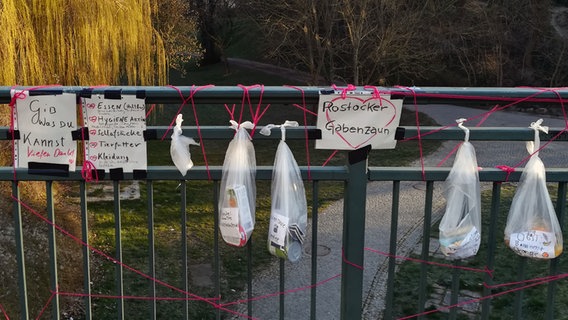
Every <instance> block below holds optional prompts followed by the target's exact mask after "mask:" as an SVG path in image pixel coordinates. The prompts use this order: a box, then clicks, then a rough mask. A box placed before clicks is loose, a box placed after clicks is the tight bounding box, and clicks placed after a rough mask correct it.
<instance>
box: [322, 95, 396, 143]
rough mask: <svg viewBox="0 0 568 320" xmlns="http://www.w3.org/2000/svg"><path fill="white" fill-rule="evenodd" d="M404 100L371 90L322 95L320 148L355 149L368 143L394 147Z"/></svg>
mask: <svg viewBox="0 0 568 320" xmlns="http://www.w3.org/2000/svg"><path fill="white" fill-rule="evenodd" d="M401 112H402V100H401V99H396V100H391V99H390V95H382V94H381V95H380V96H375V95H372V94H370V93H369V92H353V93H351V92H350V93H348V94H347V95H346V96H345V97H342V95H341V94H339V93H334V94H320V98H319V104H318V119H317V127H318V129H321V131H322V138H321V139H320V140H316V149H332V150H355V149H359V148H361V147H364V146H366V145H369V144H370V145H371V147H372V148H373V149H393V148H394V147H395V146H396V140H395V139H394V135H395V133H396V128H397V127H398V125H399V123H400V114H401Z"/></svg>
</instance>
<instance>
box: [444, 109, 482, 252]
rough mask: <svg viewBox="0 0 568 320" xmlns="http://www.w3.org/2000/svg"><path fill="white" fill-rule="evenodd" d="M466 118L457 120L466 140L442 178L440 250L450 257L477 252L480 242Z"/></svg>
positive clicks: (477, 197)
mask: <svg viewBox="0 0 568 320" xmlns="http://www.w3.org/2000/svg"><path fill="white" fill-rule="evenodd" d="M464 121H465V119H459V120H457V122H458V125H459V127H460V128H462V129H463V130H464V131H465V141H464V142H463V143H462V145H461V146H460V147H459V149H458V152H457V153H456V159H455V161H454V164H453V166H452V169H451V170H450V173H449V175H448V177H447V178H446V181H445V193H444V195H445V197H446V211H445V213H444V216H443V217H442V220H441V221H440V227H439V230H440V237H439V240H440V249H441V251H442V253H443V254H444V255H445V256H447V257H448V258H450V259H465V258H469V257H472V256H475V255H476V254H477V251H478V250H479V245H480V243H481V193H480V188H479V173H478V167H477V158H476V155H475V148H474V147H473V145H472V144H471V143H470V142H469V130H468V129H467V128H466V127H464V126H463V122H464Z"/></svg>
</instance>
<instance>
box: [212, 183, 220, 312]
mask: <svg viewBox="0 0 568 320" xmlns="http://www.w3.org/2000/svg"><path fill="white" fill-rule="evenodd" d="M218 202H219V181H217V180H215V181H213V225H214V226H215V227H214V230H213V254H214V255H215V256H214V257H213V263H214V264H215V265H214V267H213V268H214V273H215V275H214V276H215V298H220V297H221V259H220V254H219V206H218V205H217V203H218ZM217 302H218V303H221V301H217ZM215 320H221V310H220V309H219V308H215Z"/></svg>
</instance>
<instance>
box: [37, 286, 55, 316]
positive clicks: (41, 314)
mask: <svg viewBox="0 0 568 320" xmlns="http://www.w3.org/2000/svg"><path fill="white" fill-rule="evenodd" d="M55 295H56V294H55V293H53V292H52V293H51V295H50V296H49V299H47V302H46V303H45V305H44V306H43V308H42V309H41V311H40V312H39V315H38V316H37V318H36V320H39V319H41V316H43V314H44V313H45V311H46V310H47V308H48V307H49V304H50V303H51V300H53V298H54V297H55Z"/></svg>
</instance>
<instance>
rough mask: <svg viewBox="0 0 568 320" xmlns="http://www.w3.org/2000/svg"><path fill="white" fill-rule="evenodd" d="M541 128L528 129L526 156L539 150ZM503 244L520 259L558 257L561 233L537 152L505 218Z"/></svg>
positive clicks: (539, 123) (537, 123)
mask: <svg viewBox="0 0 568 320" xmlns="http://www.w3.org/2000/svg"><path fill="white" fill-rule="evenodd" d="M541 124H542V119H540V120H538V121H537V122H533V123H532V124H531V126H530V127H531V128H532V129H533V130H534V132H535V136H534V143H533V142H532V141H529V142H527V150H528V152H529V153H530V154H533V152H535V151H536V150H538V149H539V148H540V137H539V131H543V132H545V133H548V127H545V126H541ZM505 243H506V244H507V245H508V246H509V248H511V249H512V250H513V251H515V253H517V254H518V255H520V256H523V257H529V258H536V259H553V258H556V257H558V256H559V255H560V254H561V253H562V243H563V240H562V230H561V229H560V224H559V222H558V218H557V217H556V212H555V211H554V206H553V205H552V201H551V200H550V196H549V194H548V189H547V188H546V171H545V168H544V164H543V163H542V160H541V159H540V158H539V156H538V152H536V153H534V154H533V155H532V157H531V158H530V160H529V161H528V162H527V164H526V166H525V168H524V170H523V174H522V175H521V179H520V180H519V185H518V188H517V192H516V193H515V197H514V198H513V202H512V203H511V208H510V209H509V216H508V217H507V225H506V227H505Z"/></svg>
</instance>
